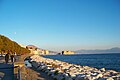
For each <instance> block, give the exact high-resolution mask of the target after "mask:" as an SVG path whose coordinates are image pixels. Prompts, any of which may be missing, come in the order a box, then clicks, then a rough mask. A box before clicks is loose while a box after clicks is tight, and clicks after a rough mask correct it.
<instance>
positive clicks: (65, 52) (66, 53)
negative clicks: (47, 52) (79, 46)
mask: <svg viewBox="0 0 120 80" xmlns="http://www.w3.org/2000/svg"><path fill="white" fill-rule="evenodd" d="M62 54H65V55H70V54H75V52H73V51H62Z"/></svg>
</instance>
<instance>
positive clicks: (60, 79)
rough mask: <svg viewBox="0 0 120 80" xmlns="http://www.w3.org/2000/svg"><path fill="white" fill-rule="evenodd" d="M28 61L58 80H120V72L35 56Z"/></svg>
mask: <svg viewBox="0 0 120 80" xmlns="http://www.w3.org/2000/svg"><path fill="white" fill-rule="evenodd" d="M27 61H28V62H29V63H30V64H31V65H32V66H33V67H35V68H36V69H37V70H39V71H42V72H45V73H46V75H49V76H51V77H53V78H54V79H56V80H119V79H120V72H117V71H114V70H106V69H105V68H101V69H97V68H93V67H89V66H80V65H76V64H69V63H67V62H62V61H59V60H53V59H49V58H44V57H42V56H39V55H33V56H31V57H29V59H27Z"/></svg>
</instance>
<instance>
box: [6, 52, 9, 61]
mask: <svg viewBox="0 0 120 80" xmlns="http://www.w3.org/2000/svg"><path fill="white" fill-rule="evenodd" d="M8 62H9V53H7V54H6V55H5V63H8Z"/></svg>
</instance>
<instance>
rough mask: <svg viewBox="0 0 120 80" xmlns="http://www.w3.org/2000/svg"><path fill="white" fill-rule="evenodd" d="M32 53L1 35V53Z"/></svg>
mask: <svg viewBox="0 0 120 80" xmlns="http://www.w3.org/2000/svg"><path fill="white" fill-rule="evenodd" d="M29 52H30V51H29V50H28V49H26V48H23V47H21V46H20V45H19V44H18V43H17V42H15V41H12V40H10V39H9V38H8V37H5V36H3V35H0V53H2V54H4V53H11V54H12V53H16V54H25V53H29Z"/></svg>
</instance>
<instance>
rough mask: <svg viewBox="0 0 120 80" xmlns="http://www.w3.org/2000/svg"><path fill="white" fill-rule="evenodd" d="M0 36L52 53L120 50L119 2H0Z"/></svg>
mask: <svg viewBox="0 0 120 80" xmlns="http://www.w3.org/2000/svg"><path fill="white" fill-rule="evenodd" d="M0 34H1V35H4V36H7V37H9V38H10V39H12V40H14V41H16V42H17V43H19V44H24V45H31V44H32V45H36V46H38V47H40V48H43V49H48V50H52V51H62V50H72V51H75V50H80V49H108V48H112V47H120V1H119V0H0Z"/></svg>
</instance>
